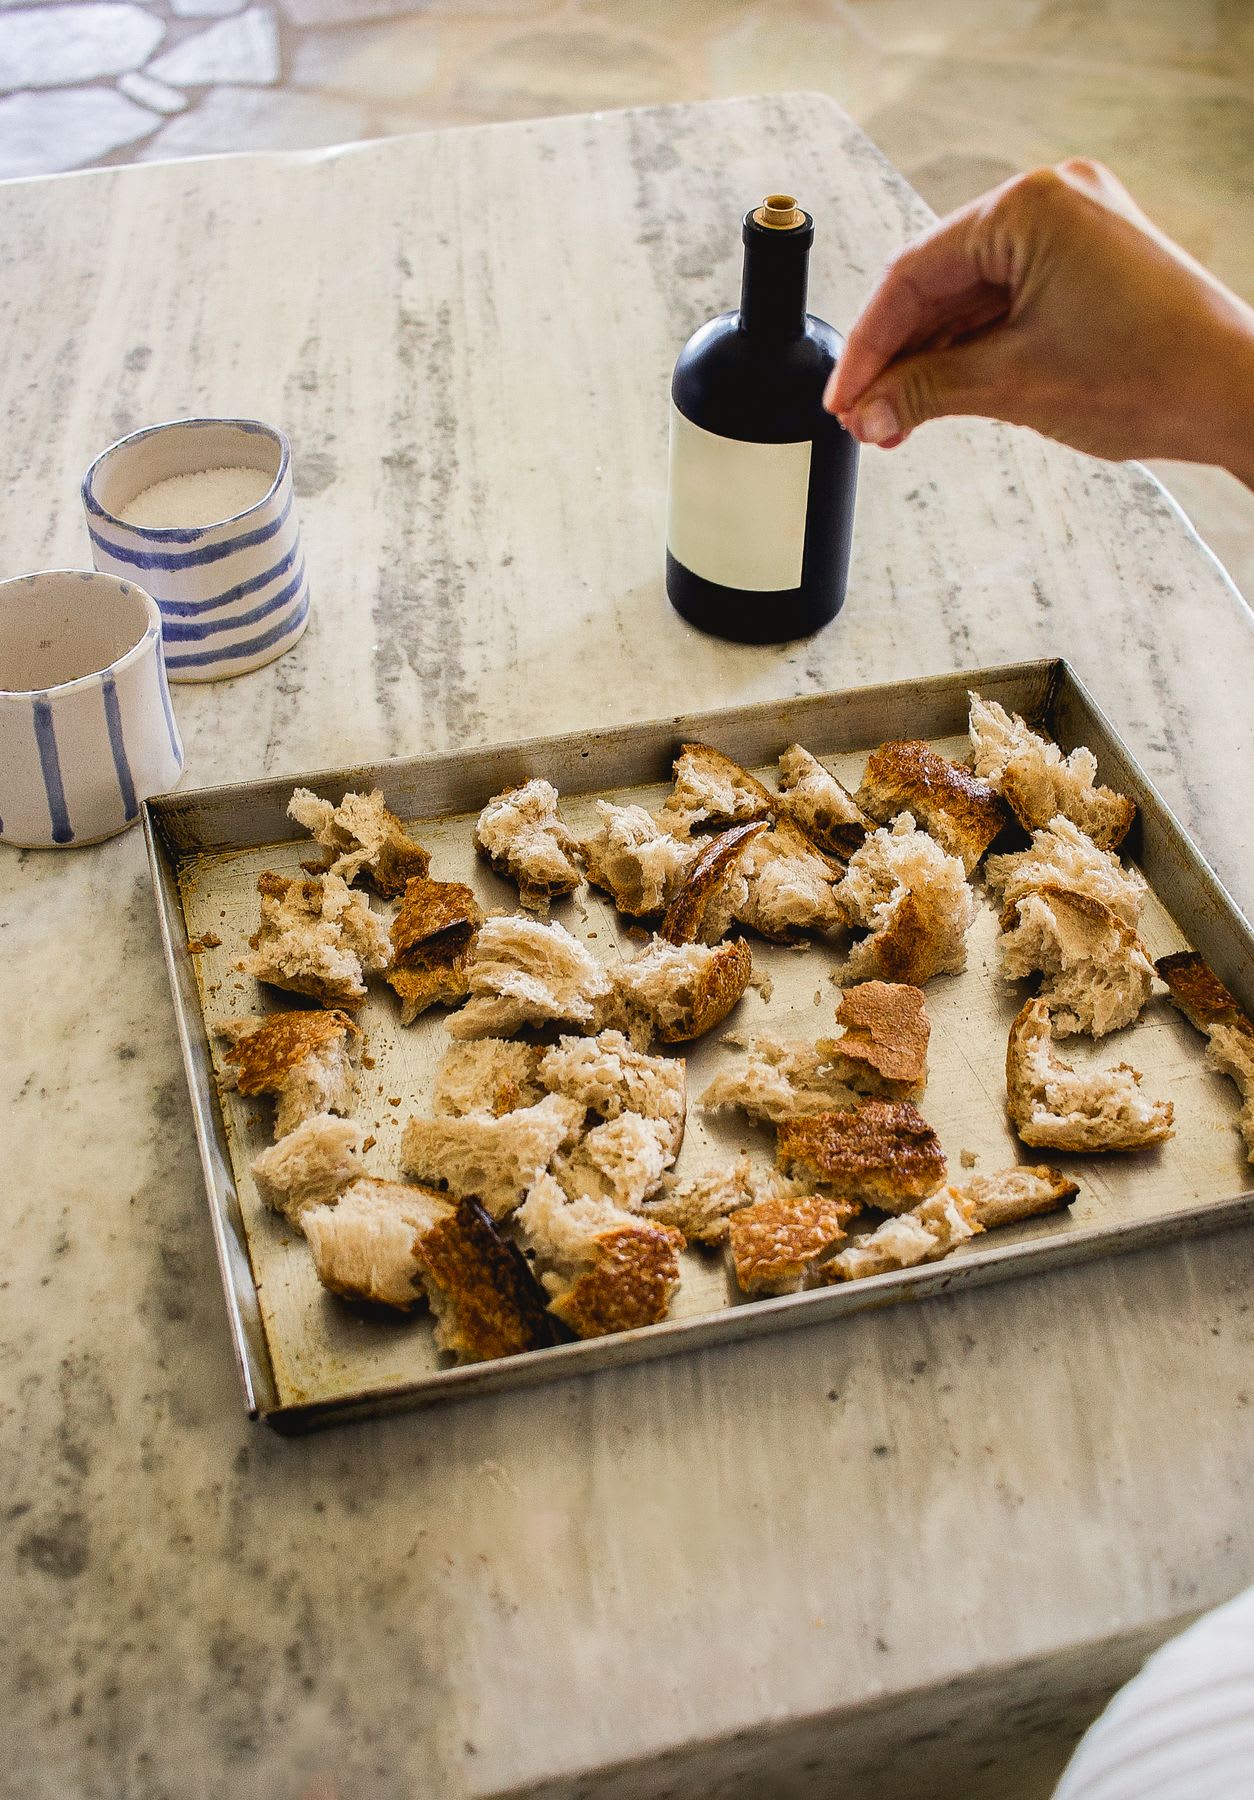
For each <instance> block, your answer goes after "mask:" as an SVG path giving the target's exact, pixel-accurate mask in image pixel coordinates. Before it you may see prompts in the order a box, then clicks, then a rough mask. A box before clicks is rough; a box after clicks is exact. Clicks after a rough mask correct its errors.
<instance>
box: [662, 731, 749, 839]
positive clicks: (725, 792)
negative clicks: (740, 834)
mask: <svg viewBox="0 0 1254 1800" xmlns="http://www.w3.org/2000/svg"><path fill="white" fill-rule="evenodd" d="M775 805H776V797H775V795H774V794H772V793H771V791H770V789H769V788H766V787H763V785H762V783H761V782H760V781H759V780H758V778H757V776H756V775H751V774H750V773H749V771H748V769H742V768H741V766H740V764H739V763H738V762H734V761H733V760H732V758H731V757H730V756H724V754H723V752H722V751H721V750H715V749H714V748H713V746H712V745H710V744H681V746H680V750H679V755H678V756H677V757H676V758H675V787H674V790H673V791H672V793H671V794H670V796H669V797H668V799H667V801H666V804H665V806H664V807H663V809H662V811H663V813H664V814H666V815H667V817H678V818H679V819H680V820H682V821H683V822H684V823H685V824H686V825H687V826H689V827H691V826H692V825H694V824H696V825H739V824H741V823H742V822H743V821H744V820H746V819H768V818H770V817H771V815H772V814H773V813H774V811H775Z"/></svg>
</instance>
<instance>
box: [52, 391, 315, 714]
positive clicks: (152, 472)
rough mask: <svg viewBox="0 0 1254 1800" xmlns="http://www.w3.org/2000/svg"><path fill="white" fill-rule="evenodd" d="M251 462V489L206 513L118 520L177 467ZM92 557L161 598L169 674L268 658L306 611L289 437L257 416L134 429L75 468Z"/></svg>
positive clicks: (296, 631)
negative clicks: (81, 472)
mask: <svg viewBox="0 0 1254 1800" xmlns="http://www.w3.org/2000/svg"><path fill="white" fill-rule="evenodd" d="M220 469H250V470H257V471H259V472H261V473H262V474H263V475H266V476H268V477H269V478H270V485H269V487H268V488H267V490H266V492H265V493H264V495H263V496H262V498H261V499H259V500H257V501H256V502H255V503H254V504H253V505H251V506H247V507H245V508H244V510H243V511H241V512H237V513H235V514H234V515H233V516H232V517H230V518H226V519H219V520H215V521H213V522H212V523H210V524H206V523H203V522H201V523H192V524H179V523H177V522H172V523H170V524H168V525H164V524H163V525H161V526H148V525H135V524H127V523H126V522H125V521H124V520H123V519H121V518H120V517H119V516H118V515H119V514H120V513H122V512H124V511H125V510H126V509H127V508H128V507H130V506H131V504H132V503H133V502H134V501H135V500H136V499H137V498H138V496H139V495H141V494H143V493H144V492H145V491H146V490H147V489H149V488H151V487H154V486H156V484H157V483H158V482H163V481H168V480H170V479H171V478H172V477H175V476H181V475H183V476H186V475H190V476H198V475H203V474H204V473H205V471H207V470H220ZM83 506H84V508H85V509H86V513H87V529H88V531H89V533H90V534H91V546H92V551H91V554H92V561H93V562H94V563H95V565H96V567H97V568H98V569H101V570H107V571H108V572H109V573H110V574H113V575H121V576H122V577H123V578H124V579H126V580H131V581H142V582H143V584H144V586H145V588H146V589H147V590H148V592H149V593H150V594H151V595H152V596H153V598H154V600H155V601H156V602H157V605H158V606H159V607H160V608H161V617H162V621H163V623H164V627H165V666H166V669H167V671H168V673H169V676H170V680H171V681H221V680H223V679H224V678H225V677H226V676H229V675H244V674H247V672H248V671H249V670H250V669H259V668H261V666H262V665H263V663H268V662H273V660H274V658H275V657H276V656H282V655H283V653H284V651H285V650H290V649H291V648H292V646H293V644H295V643H296V641H297V639H298V638H299V637H300V635H301V633H302V632H303V631H304V629H305V626H306V624H307V622H308V619H309V583H308V580H307V579H306V575H305V559H304V556H303V554H302V552H301V544H300V531H299V528H298V526H297V523H296V512H295V508H294V506H293V501H292V455H291V446H290V445H289V444H288V441H287V439H286V438H285V437H284V435H283V433H282V432H281V431H275V430H274V428H273V427H272V426H269V425H263V424H262V423H261V422H260V420H257V419H177V420H174V421H173V422H171V423H170V424H167V425H152V426H149V427H148V429H147V430H145V431H136V432H132V433H131V435H130V436H129V437H124V438H121V439H119V441H118V442H117V443H116V444H111V445H110V446H109V448H108V449H107V450H105V451H103V452H102V454H101V455H100V456H98V457H97V458H96V460H95V462H94V463H93V464H92V465H91V467H90V468H89V469H88V471H87V473H86V475H85V476H84V477H83Z"/></svg>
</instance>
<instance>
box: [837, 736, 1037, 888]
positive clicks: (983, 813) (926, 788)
mask: <svg viewBox="0 0 1254 1800" xmlns="http://www.w3.org/2000/svg"><path fill="white" fill-rule="evenodd" d="M858 804H859V805H860V806H861V807H863V808H864V810H865V811H866V812H868V813H869V814H870V816H871V817H872V818H873V819H876V820H878V822H879V823H880V824H881V825H888V824H890V823H891V821H892V820H893V819H895V818H896V817H897V816H898V814H899V813H905V812H908V813H910V814H911V815H912V816H913V817H914V818H915V819H916V820H917V821H918V822H919V824H921V825H922V827H923V829H924V830H925V831H927V832H929V833H930V834H931V836H932V837H934V838H935V839H936V841H937V843H938V844H939V845H940V846H941V848H942V850H946V851H948V853H949V854H950V855H951V856H956V857H957V858H958V860H959V861H960V862H961V864H962V869H963V873H964V874H965V875H970V874H971V872H972V870H973V869H974V868H975V867H976V865H977V864H978V862H979V861H980V858H981V857H982V856H983V855H984V853H985V851H986V850H987V849H988V847H989V845H990V844H991V843H992V842H993V839H994V838H996V837H998V836H1000V834H1001V832H1002V831H1003V830H1004V829H1005V827H1006V826H1007V825H1008V824H1009V823H1010V813H1009V811H1008V810H1007V807H1006V805H1005V802H1004V801H1003V800H1002V799H1001V798H1000V796H999V795H998V793H997V791H996V789H995V788H994V787H993V785H992V783H991V782H988V781H984V780H983V779H982V778H981V777H980V776H979V775H973V774H972V773H971V771H970V769H964V768H962V767H961V766H960V765H959V764H958V763H955V762H950V760H949V758H948V757H947V756H942V755H941V754H940V752H939V751H937V750H933V748H932V746H931V745H930V744H925V743H923V742H922V741H921V740H920V739H916V738H909V739H900V740H898V741H896V742H894V743H889V744H881V745H880V747H879V749H878V750H874V751H872V753H871V755H870V757H869V758H868V759H867V765H866V770H865V773H864V774H863V777H862V786H861V787H860V788H859V789H858Z"/></svg>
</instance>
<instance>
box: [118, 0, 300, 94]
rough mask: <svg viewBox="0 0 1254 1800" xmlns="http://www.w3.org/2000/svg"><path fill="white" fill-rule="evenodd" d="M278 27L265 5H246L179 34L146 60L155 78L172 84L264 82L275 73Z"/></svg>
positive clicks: (277, 57) (276, 70)
mask: <svg viewBox="0 0 1254 1800" xmlns="http://www.w3.org/2000/svg"><path fill="white" fill-rule="evenodd" d="M279 69H280V64H279V28H278V23H277V21H276V19H275V16H274V13H273V12H272V11H271V9H270V8H269V7H268V6H252V7H250V8H249V9H248V11H247V12H246V13H241V14H240V15H239V17H238V18H234V19H222V20H220V21H219V22H218V23H217V24H216V25H208V26H206V27H205V29H204V30H203V31H198V32H196V33H194V35H193V36H191V37H188V38H184V39H183V41H182V43H181V44H175V46H174V48H173V49H172V50H167V51H165V52H164V54H163V55H161V56H159V57H157V59H156V60H155V61H154V62H153V63H152V64H150V66H149V73H150V74H152V75H155V76H156V77H157V79H158V81H169V82H173V84H174V85H175V86H176V87H211V86H214V85H216V84H218V83H220V82H227V83H230V84H232V85H234V86H242V85H245V84H247V85H249V86H253V85H256V86H258V87H268V86H269V85H270V83H271V82H274V81H277V80H278V78H279Z"/></svg>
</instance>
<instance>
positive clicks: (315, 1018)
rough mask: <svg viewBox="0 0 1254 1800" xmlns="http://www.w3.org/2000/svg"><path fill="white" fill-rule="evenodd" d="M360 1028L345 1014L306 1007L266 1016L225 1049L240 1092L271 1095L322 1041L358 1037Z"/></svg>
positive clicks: (328, 1041) (325, 1042)
mask: <svg viewBox="0 0 1254 1800" xmlns="http://www.w3.org/2000/svg"><path fill="white" fill-rule="evenodd" d="M360 1036H361V1027H360V1025H356V1024H354V1022H353V1020H352V1019H350V1018H349V1016H348V1014H347V1013H342V1012H324V1011H322V1010H321V1009H317V1010H315V1009H312V1008H311V1009H309V1010H308V1011H305V1012H276V1013H270V1014H268V1015H267V1017H266V1018H265V1020H264V1021H263V1023H262V1024H260V1025H258V1027H257V1029H256V1030H255V1031H250V1032H248V1033H246V1035H244V1036H242V1037H239V1038H237V1039H236V1040H235V1042H234V1043H233V1044H231V1046H230V1048H229V1049H228V1050H227V1051H226V1053H225V1057H226V1061H227V1062H229V1063H230V1064H231V1065H232V1070H233V1073H234V1078H235V1085H236V1087H237V1088H238V1090H239V1092H240V1093H241V1094H273V1093H277V1092H278V1090H279V1089H280V1088H281V1087H282V1085H283V1081H284V1078H285V1077H286V1076H287V1075H288V1074H290V1073H291V1071H292V1069H294V1068H295V1067H296V1065H297V1064H298V1063H302V1062H304V1061H305V1060H306V1058H307V1057H309V1056H310V1055H311V1054H312V1053H313V1052H314V1051H315V1050H318V1049H319V1048H321V1046H322V1045H324V1044H329V1043H333V1042H334V1041H335V1039H336V1038H348V1039H350V1040H351V1039H354V1038H360Z"/></svg>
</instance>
